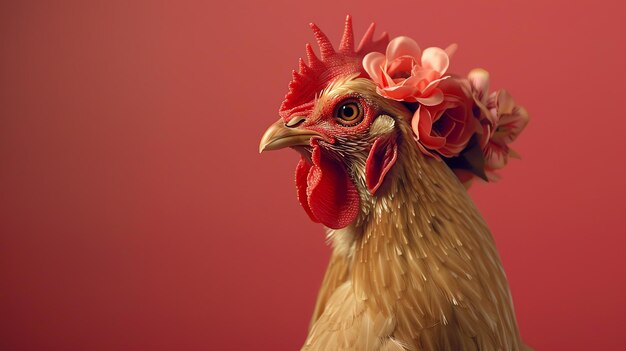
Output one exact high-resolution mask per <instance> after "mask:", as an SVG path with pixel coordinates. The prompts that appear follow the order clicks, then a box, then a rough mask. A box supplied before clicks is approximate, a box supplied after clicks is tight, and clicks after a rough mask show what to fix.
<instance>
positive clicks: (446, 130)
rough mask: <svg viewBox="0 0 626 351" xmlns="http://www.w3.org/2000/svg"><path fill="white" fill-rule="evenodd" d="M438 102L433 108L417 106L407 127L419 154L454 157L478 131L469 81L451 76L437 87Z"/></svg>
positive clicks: (477, 121)
mask: <svg viewBox="0 0 626 351" xmlns="http://www.w3.org/2000/svg"><path fill="white" fill-rule="evenodd" d="M439 88H440V89H441V91H442V94H443V96H442V102H441V103H440V104H438V105H435V106H426V105H420V106H419V107H418V109H417V111H416V112H415V114H414V115H413V119H412V121H411V126H412V127H413V131H414V132H415V135H416V136H417V141H418V146H419V147H420V149H421V150H422V152H424V153H426V154H428V155H431V156H434V157H437V158H439V157H438V156H437V154H434V153H432V152H431V151H435V152H436V153H438V154H439V155H442V156H444V157H455V156H458V155H459V154H460V153H461V151H463V149H464V148H465V147H466V146H467V143H468V142H469V140H470V138H471V137H472V135H473V134H474V133H475V132H476V131H477V130H478V129H479V128H480V125H479V120H478V119H477V118H476V117H475V116H474V110H473V107H474V99H473V97H472V94H471V87H470V84H469V81H467V80H465V79H462V78H457V77H451V78H449V79H446V80H444V81H442V82H441V83H440V84H439Z"/></svg>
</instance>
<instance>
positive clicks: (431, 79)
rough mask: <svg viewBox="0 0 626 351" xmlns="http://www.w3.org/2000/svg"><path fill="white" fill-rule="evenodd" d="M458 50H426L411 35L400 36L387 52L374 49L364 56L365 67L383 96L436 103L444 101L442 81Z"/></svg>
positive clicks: (427, 103)
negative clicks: (422, 49)
mask: <svg viewBox="0 0 626 351" xmlns="http://www.w3.org/2000/svg"><path fill="white" fill-rule="evenodd" d="M455 49H456V45H451V46H450V47H448V48H447V49H446V50H443V49H440V48H436V47H431V48H427V49H425V50H424V51H423V52H422V51H421V50H420V47H419V46H418V45H417V43H416V42H415V41H414V40H413V39H411V38H408V37H404V36H401V37H397V38H395V39H393V40H392V41H391V42H389V45H387V51H386V54H385V55H383V54H382V53H379V52H371V53H369V54H367V55H366V56H365V57H364V58H363V68H364V69H365V71H366V72H367V73H368V74H369V76H370V77H371V78H372V80H373V81H374V82H375V83H376V85H377V91H378V93H379V94H380V95H382V96H384V97H387V98H390V99H394V100H398V101H407V102H419V103H420V104H422V105H427V106H433V105H437V104H440V103H441V102H442V101H443V93H442V91H441V89H439V88H438V85H439V83H440V82H441V81H442V80H444V79H446V78H448V76H444V74H445V73H446V71H447V70H448V66H449V64H450V58H449V56H450V55H451V54H452V53H453V52H454V50H455Z"/></svg>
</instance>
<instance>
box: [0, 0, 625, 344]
mask: <svg viewBox="0 0 626 351" xmlns="http://www.w3.org/2000/svg"><path fill="white" fill-rule="evenodd" d="M347 13H350V14H352V15H353V17H354V20H355V30H356V33H357V35H358V36H360V35H361V34H362V33H363V32H364V30H365V28H366V26H367V25H368V24H369V23H370V22H371V21H377V23H378V28H379V29H382V30H386V31H388V32H390V33H391V34H392V36H396V35H401V34H405V35H409V36H411V37H413V38H415V39H416V40H417V41H418V42H419V43H420V44H421V45H422V46H423V47H426V46H432V45H436V46H446V45H448V44H449V43H452V42H457V43H458V44H459V46H460V47H459V50H458V51H457V53H456V55H455V56H454V58H453V63H452V71H454V72H457V73H462V74H466V73H467V72H468V71H469V69H471V68H473V67H476V66H482V67H484V68H486V69H488V70H489V71H490V72H491V73H492V78H493V79H492V82H493V84H492V86H493V87H495V88H498V87H506V88H507V89H509V90H510V91H511V93H512V94H513V96H514V97H515V98H516V99H517V100H518V101H519V102H520V103H521V104H522V105H524V106H525V107H526V108H527V109H528V110H529V111H530V114H531V118H532V120H531V124H530V125H529V126H528V128H527V130H526V131H525V133H524V134H523V135H522V136H521V138H520V139H519V140H518V141H517V142H516V144H515V147H516V149H517V150H518V151H519V152H520V153H521V154H522V155H523V160H522V161H514V162H511V164H510V166H509V167H508V169H506V170H505V171H503V172H502V175H503V179H502V181H500V182H499V183H496V184H489V185H479V186H475V187H474V188H473V189H472V191H471V194H472V197H473V198H474V199H475V200H476V202H477V204H478V207H479V208H480V210H481V212H482V213H483V214H484V216H485V218H486V220H487V222H488V223H489V225H490V226H491V228H492V231H493V234H494V237H495V239H496V242H497V244H498V247H499V249H500V252H501V256H502V260H503V262H504V266H505V268H506V270H507V272H508V276H509V279H510V284H511V289H512V291H513V296H514V300H515V305H516V310H517V315H518V320H519V324H520V328H521V332H522V334H523V336H524V338H525V339H526V340H527V342H528V343H529V344H530V345H533V346H534V347H536V348H537V349H539V350H615V349H623V347H624V344H625V343H626V341H625V338H624V330H625V322H624V319H625V317H624V316H625V314H626V304H625V303H624V297H625V295H626V294H625V290H626V283H625V267H626V252H625V250H624V244H626V239H625V234H626V230H624V224H625V223H624V208H625V206H624V198H625V196H626V191H625V188H624V185H623V181H624V177H625V176H626V166H625V162H624V151H625V150H626V141H625V138H624V128H625V127H626V119H625V117H626V116H625V114H624V107H623V105H622V103H623V102H624V86H625V85H624V82H625V81H626V80H625V79H626V75H625V68H624V67H625V66H624V62H626V53H625V45H624V40H623V35H624V33H625V32H626V28H625V25H624V18H623V16H624V6H623V5H621V3H620V2H619V1H613V2H608V1H576V2H573V1H552V2H548V1H534V2H530V1H507V2H503V1H472V2H471V4H470V2H469V1H457V2H443V1H429V2H424V1H415V0H412V1H393V2H390V1H387V2H382V1H381V2H376V3H370V4H364V3H362V2H344V1H336V0H333V1H310V2H294V1H274V2H272V3H252V2H244V1H243V0H229V1H224V2H220V3H211V2H207V1H198V2H186V1H185V2H180V1H179V2H171V3H170V2H155V1H144V2H140V1H130V2H128V1H120V2H109V1H92V2H85V1H76V2H68V1H65V2H62V3H61V2H45V1H41V2H29V1H19V2H8V1H5V2H3V3H2V5H0V45H1V46H0V50H1V55H0V70H1V72H0V77H1V78H0V85H1V87H0V191H1V192H0V201H1V202H0V205H1V207H0V231H1V236H0V284H1V288H0V299H1V300H0V349H2V350H67V351H69V350H173V349H179V350H183V349H184V350H247V349H255V350H294V349H297V348H299V347H300V345H301V343H302V342H303V340H304V337H305V333H306V327H307V324H308V321H309V316H310V314H311V311H312V308H313V303H314V298H315V295H316V293H317V289H318V287H319V284H320V281H321V277H322V274H323V272H324V269H325V265H326V261H327V258H328V255H329V252H330V251H329V249H328V248H327V247H326V246H325V244H324V238H323V233H322V228H321V227H320V225H316V224H313V223H311V222H310V221H309V220H308V218H307V216H306V214H305V213H304V211H303V210H302V209H301V208H300V206H299V205H298V204H297V201H296V197H295V188H294V183H293V172H294V169H295V165H296V162H297V159H298V157H297V156H296V154H295V153H293V152H290V151H284V152H275V153H268V154H263V155H259V154H258V152H257V145H258V142H259V139H260V137H261V135H262V133H263V131H264V130H265V128H266V126H268V125H269V124H270V123H272V122H273V121H274V120H276V119H277V117H278V116H277V109H278V106H279V104H280V102H281V100H282V97H283V96H284V94H285V92H286V88H287V83H288V81H289V79H290V72H291V69H292V68H294V67H296V64H297V58H298V57H300V56H303V55H304V44H305V42H310V41H312V39H313V37H312V34H311V33H310V31H309V28H308V26H307V23H308V22H310V21H315V22H316V23H318V24H319V25H320V26H321V27H322V28H323V29H324V30H325V31H326V32H327V33H328V35H329V36H330V37H331V38H332V39H333V40H334V41H335V43H337V42H338V39H339V36H340V33H341V29H342V25H343V19H344V16H345V15H346V14H347Z"/></svg>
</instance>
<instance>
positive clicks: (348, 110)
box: [341, 106, 354, 118]
mask: <svg viewBox="0 0 626 351" xmlns="http://www.w3.org/2000/svg"><path fill="white" fill-rule="evenodd" d="M341 114H342V115H343V116H344V117H347V118H350V117H352V116H354V109H353V108H352V107H350V106H343V107H342V108H341Z"/></svg>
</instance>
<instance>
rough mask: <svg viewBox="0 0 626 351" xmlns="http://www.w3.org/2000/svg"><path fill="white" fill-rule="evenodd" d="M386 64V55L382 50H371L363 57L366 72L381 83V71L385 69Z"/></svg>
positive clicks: (376, 81)
mask: <svg viewBox="0 0 626 351" xmlns="http://www.w3.org/2000/svg"><path fill="white" fill-rule="evenodd" d="M384 64H385V55H383V54H381V53H380V52H370V53H369V54H367V55H365V57H363V68H364V69H365V72H367V74H368V75H369V76H370V77H371V78H372V80H373V81H374V82H375V83H377V84H379V83H380V81H381V72H382V71H383V69H384V67H383V65H384Z"/></svg>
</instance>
